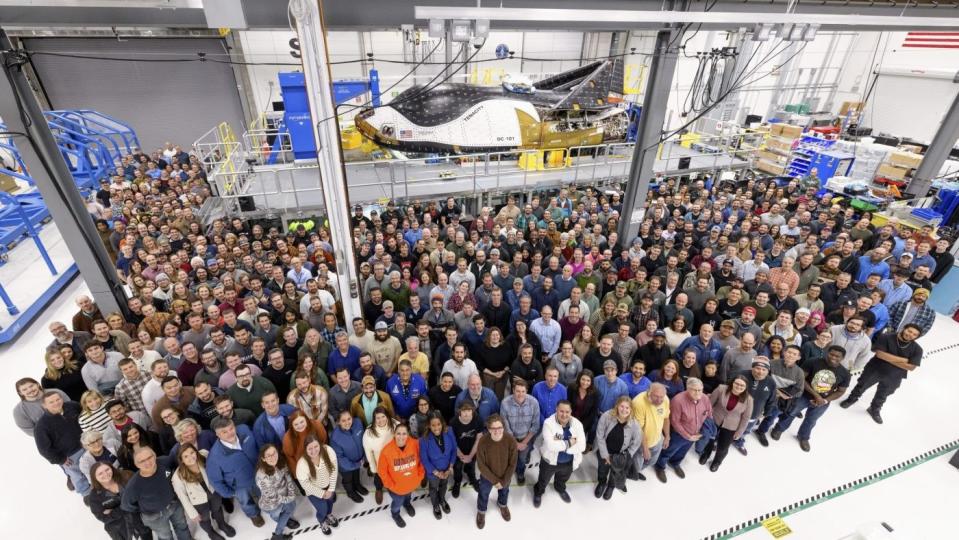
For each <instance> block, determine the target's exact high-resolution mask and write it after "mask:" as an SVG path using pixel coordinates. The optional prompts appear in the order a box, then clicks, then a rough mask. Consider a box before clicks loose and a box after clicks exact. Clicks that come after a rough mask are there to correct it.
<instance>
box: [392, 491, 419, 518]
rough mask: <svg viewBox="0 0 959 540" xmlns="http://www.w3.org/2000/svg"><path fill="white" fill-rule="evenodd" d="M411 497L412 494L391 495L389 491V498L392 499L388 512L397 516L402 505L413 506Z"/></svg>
mask: <svg viewBox="0 0 959 540" xmlns="http://www.w3.org/2000/svg"><path fill="white" fill-rule="evenodd" d="M387 491H389V490H387ZM411 495H412V493H407V494H406V495H400V494H399V493H393V492H392V491H390V498H391V499H392V500H391V501H390V512H391V513H393V514H399V513H400V510H401V509H402V508H403V505H404V504H413V499H412V497H411Z"/></svg>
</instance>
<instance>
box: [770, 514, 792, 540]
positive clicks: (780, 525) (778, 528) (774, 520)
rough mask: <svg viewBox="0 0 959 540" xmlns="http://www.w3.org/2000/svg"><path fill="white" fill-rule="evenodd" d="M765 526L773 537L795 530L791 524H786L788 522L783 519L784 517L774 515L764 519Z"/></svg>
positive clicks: (782, 535)
mask: <svg viewBox="0 0 959 540" xmlns="http://www.w3.org/2000/svg"><path fill="white" fill-rule="evenodd" d="M763 527H765V528H766V530H767V531H769V534H771V535H773V538H782V537H784V536H786V535H789V534H792V532H793V531H792V529H790V528H789V525H786V522H785V521H783V518H781V517H779V516H773V517H771V518H769V519H767V520H766V521H763Z"/></svg>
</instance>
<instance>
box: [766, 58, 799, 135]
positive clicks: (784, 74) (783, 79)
mask: <svg viewBox="0 0 959 540" xmlns="http://www.w3.org/2000/svg"><path fill="white" fill-rule="evenodd" d="M798 48H799V42H796V41H794V42H792V43H790V44H789V45H787V46H786V48H785V49H783V51H782V52H781V53H779V60H778V61H779V62H783V63H782V64H781V65H780V66H779V74H778V76H777V77H776V89H775V90H773V94H772V97H770V98H769V109H768V110H767V111H766V119H767V120H768V119H769V118H772V115H773V114H774V113H775V112H776V111H777V110H779V109H780V107H781V106H782V105H786V103H783V96H784V95H785V91H786V88H787V87H788V86H789V82H788V79H789V76H790V75H792V67H793V65H794V64H795V63H796V58H798V57H799V56H801V55H796V56H795V57H794V56H793V55H794V54H796V50H797V49H798ZM787 103H788V102H787Z"/></svg>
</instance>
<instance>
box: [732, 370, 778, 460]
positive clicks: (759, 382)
mask: <svg viewBox="0 0 959 540" xmlns="http://www.w3.org/2000/svg"><path fill="white" fill-rule="evenodd" d="M742 375H743V376H745V377H746V380H747V381H749V388H748V390H749V395H751V396H752V397H753V414H752V416H751V417H750V419H749V424H748V425H747V426H746V431H744V432H743V436H742V437H741V438H739V439H737V440H735V441H733V445H734V446H735V447H736V450H739V453H741V454H742V455H744V456H745V455H746V453H747V452H746V435H749V433H750V432H751V431H752V430H753V429H754V428H755V427H756V423H757V422H759V419H760V418H763V417H764V416H768V415H770V414H772V411H773V407H774V406H775V404H776V383H775V382H774V381H773V379H772V377H770V376H769V359H768V358H766V357H765V356H757V357H756V358H753V366H752V369H750V370H749V371H744V372H742Z"/></svg>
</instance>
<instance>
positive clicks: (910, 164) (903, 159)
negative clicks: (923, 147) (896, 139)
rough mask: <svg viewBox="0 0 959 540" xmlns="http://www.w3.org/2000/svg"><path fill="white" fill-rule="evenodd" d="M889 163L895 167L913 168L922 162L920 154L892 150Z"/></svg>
mask: <svg viewBox="0 0 959 540" xmlns="http://www.w3.org/2000/svg"><path fill="white" fill-rule="evenodd" d="M888 160H889V163H891V164H892V165H895V166H897V167H905V168H907V169H915V168H916V167H918V166H919V164H920V163H922V156H921V155H919V154H914V153H912V152H893V153H892V154H890V155H889V159H888Z"/></svg>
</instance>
